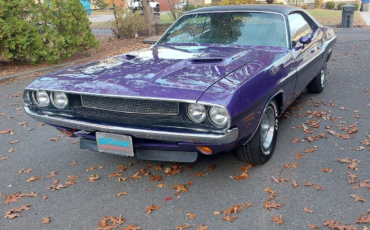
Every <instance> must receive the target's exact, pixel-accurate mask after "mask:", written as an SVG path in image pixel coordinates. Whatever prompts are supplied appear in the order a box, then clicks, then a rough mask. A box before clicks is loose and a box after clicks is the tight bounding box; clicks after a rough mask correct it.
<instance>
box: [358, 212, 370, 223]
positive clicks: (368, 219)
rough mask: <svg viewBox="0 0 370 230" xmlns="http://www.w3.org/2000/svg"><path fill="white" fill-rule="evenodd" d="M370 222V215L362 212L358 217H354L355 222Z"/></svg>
mask: <svg viewBox="0 0 370 230" xmlns="http://www.w3.org/2000/svg"><path fill="white" fill-rule="evenodd" d="M368 223H370V215H368V216H367V217H365V213H362V214H361V216H360V218H359V219H356V224H368Z"/></svg>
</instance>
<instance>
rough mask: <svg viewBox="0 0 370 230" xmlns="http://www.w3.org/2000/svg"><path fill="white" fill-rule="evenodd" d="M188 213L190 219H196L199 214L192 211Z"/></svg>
mask: <svg viewBox="0 0 370 230" xmlns="http://www.w3.org/2000/svg"><path fill="white" fill-rule="evenodd" d="M186 215H187V216H188V217H189V219H195V217H196V216H197V214H194V213H191V212H188V213H187V214H186Z"/></svg>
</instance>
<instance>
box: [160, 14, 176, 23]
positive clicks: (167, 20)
mask: <svg viewBox="0 0 370 230" xmlns="http://www.w3.org/2000/svg"><path fill="white" fill-rule="evenodd" d="M160 17H161V23H162V24H168V23H172V22H174V20H173V17H172V15H171V13H166V14H161V15H160Z"/></svg>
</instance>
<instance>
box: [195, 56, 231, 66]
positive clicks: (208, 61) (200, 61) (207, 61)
mask: <svg viewBox="0 0 370 230" xmlns="http://www.w3.org/2000/svg"><path fill="white" fill-rule="evenodd" d="M223 60H224V59H222V58H202V59H192V60H191V61H190V63H191V64H194V65H197V64H217V63H220V62H222V61H223Z"/></svg>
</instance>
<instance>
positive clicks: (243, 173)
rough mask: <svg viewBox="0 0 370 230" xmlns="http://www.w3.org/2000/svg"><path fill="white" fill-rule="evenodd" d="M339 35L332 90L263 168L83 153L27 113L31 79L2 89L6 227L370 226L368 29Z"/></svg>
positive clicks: (299, 106) (289, 128)
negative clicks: (24, 105)
mask: <svg viewBox="0 0 370 230" xmlns="http://www.w3.org/2000/svg"><path fill="white" fill-rule="evenodd" d="M336 32H337V35H338V41H337V44H336V47H335V49H334V53H333V56H332V57H331V61H330V62H329V66H328V68H329V74H328V76H327V82H326V89H325V91H324V92H323V93H321V94H318V95H315V94H308V93H304V94H302V95H301V96H300V97H299V98H298V100H297V101H296V102H295V103H294V104H293V105H292V106H291V107H290V108H289V109H288V110H287V111H286V113H284V115H283V117H282V118H281V119H280V124H279V136H278V144H277V147H276V151H275V154H274V156H273V157H272V159H271V160H270V161H269V162H268V163H266V164H265V165H259V166H253V165H248V164H245V163H242V162H240V161H238V160H237V159H236V157H235V156H234V154H232V153H225V154H219V155H215V156H211V157H205V156H201V157H200V158H199V160H198V161H197V162H195V163H192V164H178V163H164V162H149V161H137V160H135V159H128V158H121V157H118V156H114V155H109V154H102V153H95V152H90V151H87V150H80V149H79V146H78V145H79V143H78V141H76V139H71V138H68V137H65V136H63V135H61V134H60V133H58V132H57V131H56V130H55V129H53V128H51V127H49V126H47V125H43V124H41V123H40V122H37V121H34V120H32V119H31V118H30V117H28V116H27V115H26V114H24V111H23V109H22V89H23V88H24V87H25V86H26V85H27V84H29V83H30V82H32V80H33V79H32V78H29V79H27V78H25V79H20V80H17V81H12V82H7V83H5V84H3V85H0V98H1V99H0V144H1V145H0V194H1V196H0V199H1V200H2V202H1V204H0V213H2V214H3V216H4V218H3V219H2V220H1V229H315V228H319V229H359V230H363V229H368V228H370V206H369V204H368V202H370V188H369V187H370V167H369V163H370V151H369V150H370V136H369V135H370V133H369V127H370V122H369V116H370V81H369V75H370V66H369V64H368V53H369V51H370V41H369V35H370V30H367V29H352V30H344V29H337V30H336Z"/></svg>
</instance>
